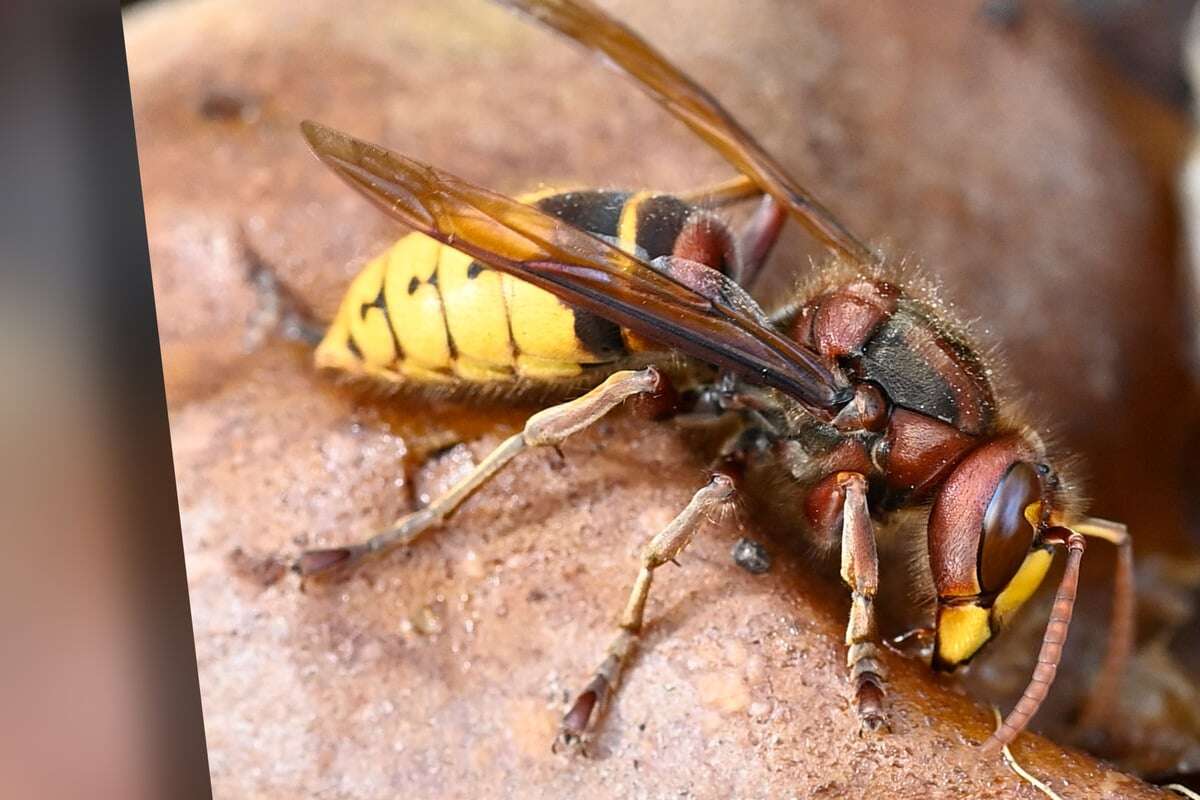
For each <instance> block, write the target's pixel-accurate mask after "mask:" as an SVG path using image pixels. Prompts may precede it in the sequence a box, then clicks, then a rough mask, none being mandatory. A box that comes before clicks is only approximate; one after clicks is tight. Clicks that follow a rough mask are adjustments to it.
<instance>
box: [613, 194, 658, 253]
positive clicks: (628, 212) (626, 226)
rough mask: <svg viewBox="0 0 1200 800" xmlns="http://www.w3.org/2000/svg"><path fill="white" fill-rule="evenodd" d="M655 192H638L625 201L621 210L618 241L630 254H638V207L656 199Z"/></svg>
mask: <svg viewBox="0 0 1200 800" xmlns="http://www.w3.org/2000/svg"><path fill="white" fill-rule="evenodd" d="M654 194H655V193H654V192H638V193H636V194H634V195H632V196H631V197H630V198H629V199H628V200H626V201H625V206H624V207H623V208H622V209H621V219H620V221H619V222H618V223H617V239H618V240H619V241H620V243H621V249H622V250H625V251H626V252H629V253H636V252H637V234H638V206H640V205H641V204H642V203H643V202H645V201H646V200H647V199H649V198H651V197H654Z"/></svg>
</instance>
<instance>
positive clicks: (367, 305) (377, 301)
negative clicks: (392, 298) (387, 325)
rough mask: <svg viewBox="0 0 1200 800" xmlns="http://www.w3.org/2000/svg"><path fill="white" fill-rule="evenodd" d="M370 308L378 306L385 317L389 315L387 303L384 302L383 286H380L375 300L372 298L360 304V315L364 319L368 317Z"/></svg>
mask: <svg viewBox="0 0 1200 800" xmlns="http://www.w3.org/2000/svg"><path fill="white" fill-rule="evenodd" d="M368 308H378V309H379V310H380V311H382V312H383V315H384V316H385V317H386V316H387V303H386V302H384V299H383V287H382V286H380V287H379V294H377V295H375V299H374V300H372V301H371V302H369V303H363V304H362V305H361V306H359V308H358V315H359V316H360V317H362V318H363V319H366V318H367V309H368Z"/></svg>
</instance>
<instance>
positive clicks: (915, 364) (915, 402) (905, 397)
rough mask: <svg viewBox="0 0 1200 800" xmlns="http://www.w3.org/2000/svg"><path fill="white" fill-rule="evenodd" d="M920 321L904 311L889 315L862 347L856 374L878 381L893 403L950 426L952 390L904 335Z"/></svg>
mask: <svg viewBox="0 0 1200 800" xmlns="http://www.w3.org/2000/svg"><path fill="white" fill-rule="evenodd" d="M920 324H921V321H920V320H919V318H917V317H914V316H913V315H912V314H909V313H905V312H903V311H900V312H897V313H896V314H894V315H892V317H891V318H890V319H888V320H887V321H886V322H884V323H883V325H881V326H880V327H879V330H877V331H876V332H875V334H874V336H872V337H871V339H870V341H868V342H867V344H866V346H865V347H864V349H863V354H862V358H861V359H860V360H859V370H858V377H859V379H860V380H871V381H875V382H876V383H878V384H879V385H880V386H881V387H883V391H884V392H885V393H886V394H887V396H888V399H890V400H891V401H892V402H893V403H895V404H896V405H898V406H903V407H904V408H908V409H911V410H913V411H918V412H920V413H922V414H926V415H928V416H931V417H935V418H936V419H940V420H942V421H943V422H948V423H950V424H951V425H953V424H954V423H955V421H956V420H957V419H958V404H957V403H956V402H955V399H954V392H953V391H951V389H950V385H949V384H948V383H947V382H946V379H945V377H944V376H943V375H942V374H940V373H939V372H938V371H937V370H936V369H935V368H934V367H933V366H931V365H930V363H929V359H927V358H925V357H924V356H923V355H922V354H921V353H920V352H919V351H918V350H917V349H915V348H914V344H915V342H914V341H913V340H912V339H910V338H909V337H908V335H907V334H908V333H909V331H910V330H912V329H913V328H914V327H917V326H919V325H920Z"/></svg>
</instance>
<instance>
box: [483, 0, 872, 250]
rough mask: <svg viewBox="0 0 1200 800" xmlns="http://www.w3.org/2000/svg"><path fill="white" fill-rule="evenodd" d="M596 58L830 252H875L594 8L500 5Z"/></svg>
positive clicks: (709, 101)
mask: <svg viewBox="0 0 1200 800" xmlns="http://www.w3.org/2000/svg"><path fill="white" fill-rule="evenodd" d="M497 2H499V3H501V4H503V5H505V6H508V7H510V8H514V9H517V10H518V11H522V12H524V13H526V14H528V15H530V16H532V17H533V18H535V19H537V20H538V21H540V22H542V23H544V24H546V25H548V26H549V27H551V28H554V29H555V30H557V31H559V32H561V33H563V34H566V35H567V36H568V37H570V38H572V39H574V40H575V41H577V42H579V43H580V44H583V45H585V46H587V47H589V48H591V49H593V50H597V51H599V52H601V53H603V54H604V55H605V56H607V57H608V58H609V60H611V61H612V62H613V63H614V64H616V65H617V66H618V67H620V68H621V69H622V70H624V71H625V72H627V73H628V74H629V75H630V76H631V77H632V78H633V79H634V80H635V81H636V82H637V84H638V85H639V86H640V87H641V88H642V89H643V90H644V91H645V92H646V93H647V94H649V95H650V96H651V97H652V98H654V100H655V101H656V102H658V103H659V104H660V105H661V106H662V107H663V108H665V109H666V110H667V111H669V112H670V113H671V114H672V115H674V116H675V117H676V118H678V119H679V120H680V121H682V122H683V123H684V124H685V125H687V126H688V127H689V128H691V129H692V131H694V132H695V133H696V134H697V135H698V136H699V137H700V138H701V139H703V140H704V141H706V142H708V144H709V145H711V146H712V147H713V149H715V150H716V151H717V152H718V153H720V154H721V155H723V156H724V157H725V158H726V159H727V160H728V161H729V162H730V163H731V164H733V165H734V166H735V167H737V168H738V169H739V170H740V171H742V172H743V173H745V174H746V175H748V176H750V177H751V178H753V179H754V181H755V182H756V183H757V184H758V185H759V186H761V187H762V188H763V190H764V191H766V192H768V193H769V194H770V195H771V196H772V197H774V198H775V199H776V200H778V201H779V202H780V203H781V204H783V206H784V207H785V208H787V209H788V210H790V211H791V212H792V214H793V215H794V216H795V217H796V218H797V219H798V220H799V221H800V223H801V224H803V225H804V226H805V227H806V228H807V229H808V230H809V232H811V233H812V234H813V235H814V236H815V237H817V238H818V239H819V240H820V241H821V243H822V244H824V245H825V246H826V247H827V248H828V249H830V250H831V251H833V252H834V253H837V254H839V255H841V256H844V257H847V258H851V259H853V260H855V261H857V262H859V263H861V264H869V263H872V262H874V261H875V260H876V258H875V256H874V254H872V252H871V250H870V249H869V248H868V247H867V246H866V245H864V244H863V243H862V242H861V241H859V240H858V239H857V238H856V237H855V236H854V235H853V234H851V233H850V232H849V231H848V230H846V228H845V227H843V225H842V224H841V223H840V222H838V220H837V219H836V218H835V217H834V216H833V214H832V212H830V211H829V209H827V208H825V207H824V206H823V205H821V204H820V203H819V202H818V201H817V199H816V198H814V197H813V196H812V195H811V194H809V193H808V192H806V191H805V190H804V188H803V187H802V186H800V184H798V183H797V182H796V181H795V180H794V179H793V178H792V177H791V176H789V175H788V174H787V172H786V171H785V170H784V169H783V167H782V166H780V164H779V163H778V162H777V161H776V160H775V159H773V158H772V157H771V156H770V155H769V154H768V153H767V152H766V151H765V150H763V148H762V146H761V145H760V144H759V143H758V142H757V141H755V139H754V137H753V136H751V135H750V133H749V132H748V131H747V130H746V129H745V128H743V127H742V126H741V125H740V124H738V122H737V120H735V119H734V118H733V117H732V116H731V115H730V114H729V112H728V111H726V110H725V109H724V108H723V107H722V106H721V104H720V103H718V102H717V100H716V98H714V97H713V96H712V95H711V94H709V93H708V92H707V91H705V90H704V89H703V88H702V87H701V86H699V85H698V84H697V83H696V82H695V81H693V80H692V79H691V78H689V77H688V76H687V75H685V74H683V73H682V72H680V71H679V69H677V68H676V67H675V66H674V65H672V64H671V63H670V62H669V61H667V60H666V59H665V58H664V57H663V56H662V55H661V54H660V53H658V52H657V51H655V50H654V48H652V47H651V46H650V45H649V44H647V43H646V42H645V41H644V40H643V39H642V38H641V37H640V36H638V35H637V34H636V33H634V32H633V31H632V30H630V29H629V28H627V27H626V26H625V25H622V24H621V23H620V22H618V21H617V20H615V19H613V18H612V17H610V16H609V15H608V14H606V13H605V12H604V11H602V10H600V9H599V8H597V7H596V6H594V5H592V4H591V3H590V2H588V0H497Z"/></svg>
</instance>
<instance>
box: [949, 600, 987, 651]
mask: <svg viewBox="0 0 1200 800" xmlns="http://www.w3.org/2000/svg"><path fill="white" fill-rule="evenodd" d="M991 637H992V629H991V626H990V625H989V624H988V610H987V609H986V608H982V607H981V606H977V605H975V604H974V603H968V604H966V605H961V606H942V608H941V609H940V611H939V614H938V624H937V654H938V657H939V658H940V659H941V660H942V661H944V662H945V663H947V664H949V665H955V664H961V663H962V662H964V661H966V660H967V659H969V658H970V657H971V656H973V655H975V653H976V651H977V650H979V648H981V647H983V645H984V643H985V642H987V640H988V639H990V638H991Z"/></svg>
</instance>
